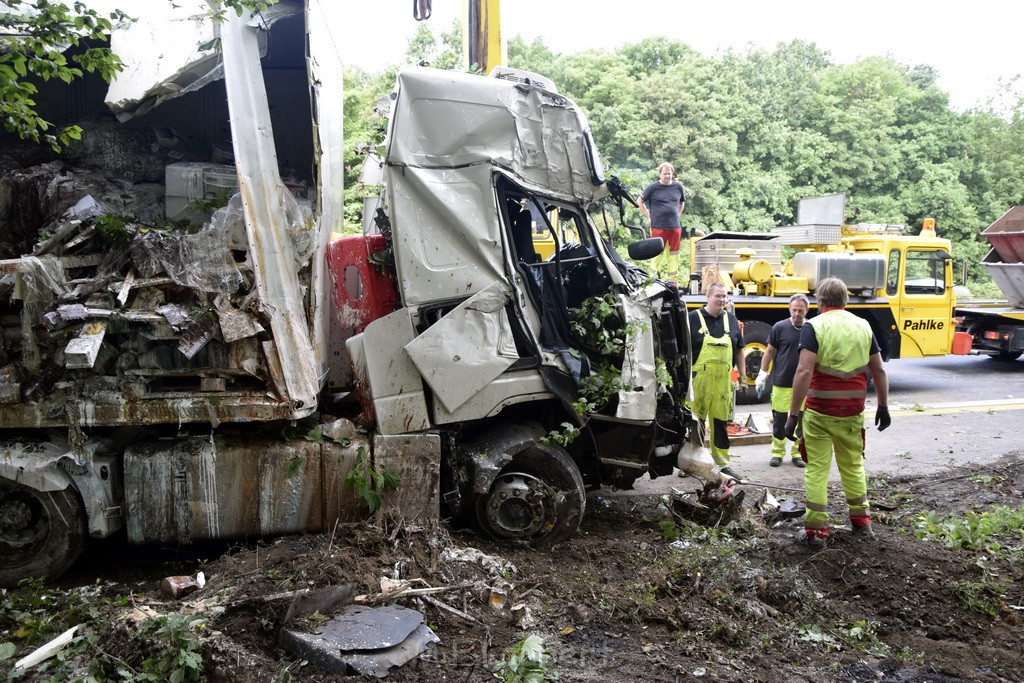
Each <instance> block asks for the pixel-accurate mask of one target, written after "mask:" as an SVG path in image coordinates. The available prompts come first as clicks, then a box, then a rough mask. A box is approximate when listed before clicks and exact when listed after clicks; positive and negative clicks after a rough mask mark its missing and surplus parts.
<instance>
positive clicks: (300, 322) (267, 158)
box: [221, 12, 320, 418]
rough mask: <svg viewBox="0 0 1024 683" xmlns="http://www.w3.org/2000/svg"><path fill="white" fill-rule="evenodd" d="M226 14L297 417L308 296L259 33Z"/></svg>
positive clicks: (268, 287)
mask: <svg viewBox="0 0 1024 683" xmlns="http://www.w3.org/2000/svg"><path fill="white" fill-rule="evenodd" d="M227 14H228V19H227V21H225V23H224V24H223V27H222V29H221V39H222V41H223V45H224V81H225V85H226V86H227V94H228V110H229V111H230V114H231V137H232V140H233V141H234V149H235V160H236V167H237V169H238V181H239V190H240V194H241V195H242V203H243V206H244V207H245V226H246V232H247V234H248V238H249V245H250V251H249V257H250V259H251V262H252V268H253V272H254V274H255V276H256V289H257V291H258V293H259V300H260V305H261V306H262V307H263V309H264V311H265V312H266V313H267V316H268V318H269V319H270V326H271V331H272V332H273V335H274V340H275V342H276V345H277V350H278V354H277V357H278V359H279V360H280V362H281V367H282V371H283V379H284V384H285V387H286V389H287V392H286V395H285V399H286V400H287V401H288V402H289V403H290V404H291V406H292V410H293V416H294V417H296V418H299V417H303V416H305V415H308V414H310V413H311V412H313V411H314V410H316V407H317V394H318V393H319V390H320V378H319V377H318V375H317V373H316V370H317V368H316V365H315V360H316V354H315V352H314V349H313V344H312V340H311V339H310V326H309V321H308V320H307V318H306V313H305V311H306V302H305V300H304V296H303V289H302V286H301V284H300V283H299V281H298V272H297V271H298V269H297V268H296V266H297V265H298V264H299V263H300V259H299V257H298V254H297V252H296V249H295V246H294V244H293V242H292V238H291V236H290V235H289V232H288V230H289V218H290V216H289V210H288V209H289V204H288V202H289V200H291V196H290V194H289V193H288V191H287V189H286V188H285V186H284V183H283V182H282V181H281V177H280V175H279V174H278V171H277V169H278V162H277V152H276V149H275V147H274V138H273V127H272V125H271V122H270V109H269V106H268V104H267V93H266V88H265V86H264V82H263V72H262V71H261V69H260V60H259V53H258V49H257V41H256V33H257V31H256V29H253V28H252V27H250V26H249V25H248V23H247V22H248V19H249V18H250V16H249V15H243V17H237V16H235V15H234V13H233V12H228V13H227ZM291 201H292V203H294V200H291ZM306 227H308V226H306Z"/></svg>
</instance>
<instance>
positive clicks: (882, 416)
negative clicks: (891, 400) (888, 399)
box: [875, 406, 892, 432]
mask: <svg viewBox="0 0 1024 683" xmlns="http://www.w3.org/2000/svg"><path fill="white" fill-rule="evenodd" d="M891 424H892V418H891V417H889V406H878V408H877V409H876V410H875V426H876V427H878V431H880V432H881V431H884V430H885V428H886V427H888V426H889V425H891Z"/></svg>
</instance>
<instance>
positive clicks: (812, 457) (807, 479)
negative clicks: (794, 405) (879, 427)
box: [799, 410, 871, 538]
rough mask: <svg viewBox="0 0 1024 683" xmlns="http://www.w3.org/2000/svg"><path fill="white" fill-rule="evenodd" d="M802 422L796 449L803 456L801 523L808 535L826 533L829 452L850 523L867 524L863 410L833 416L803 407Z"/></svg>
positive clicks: (869, 521)
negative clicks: (804, 503)
mask: <svg viewBox="0 0 1024 683" xmlns="http://www.w3.org/2000/svg"><path fill="white" fill-rule="evenodd" d="M802 423H803V438H802V439H801V440H800V444H799V448H800V452H801V453H805V454H806V455H807V468H806V469H805V470H804V489H805V492H806V495H807V515H806V518H805V522H804V526H805V527H806V529H807V533H808V535H810V536H817V537H821V538H824V537H825V536H827V535H828V529H829V524H828V475H829V471H830V470H831V469H832V456H833V454H834V455H835V459H836V467H837V468H838V469H839V478H840V481H842V484H843V492H844V493H845V494H846V504H847V505H848V506H849V508H850V523H851V524H852V525H853V526H855V527H860V526H867V525H868V524H870V523H871V514H870V508H869V505H868V481H867V475H866V474H865V472H864V413H858V414H857V415H851V416H850V417H833V416H831V415H823V414H822V413H818V412H815V411H813V410H805V411H804V415H803V420H802Z"/></svg>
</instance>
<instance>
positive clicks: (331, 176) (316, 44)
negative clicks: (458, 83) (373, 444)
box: [306, 2, 345, 377]
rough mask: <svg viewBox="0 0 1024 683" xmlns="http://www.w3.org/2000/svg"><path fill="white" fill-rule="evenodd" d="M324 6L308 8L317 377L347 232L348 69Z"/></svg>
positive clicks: (324, 361)
mask: <svg viewBox="0 0 1024 683" xmlns="http://www.w3.org/2000/svg"><path fill="white" fill-rule="evenodd" d="M324 5H325V3H321V2H307V3H306V32H307V34H308V35H309V42H308V43H307V48H308V50H309V58H308V61H307V65H308V74H309V85H310V89H311V92H312V106H313V136H314V140H315V142H314V144H315V145H316V148H317V150H318V151H319V154H318V155H316V156H315V159H316V164H317V172H316V173H315V174H314V177H315V178H316V183H317V187H316V196H317V197H319V201H318V202H317V203H316V205H317V213H315V214H314V217H313V224H314V225H315V226H316V229H317V230H318V231H319V232H318V235H317V244H316V249H315V257H314V258H313V264H312V273H311V283H310V287H311V290H312V292H311V296H310V301H309V306H310V318H311V319H312V321H313V323H312V327H313V331H312V337H313V348H314V352H315V354H316V366H317V368H318V369H319V370H318V373H317V374H318V375H319V376H320V377H326V376H327V373H328V371H329V370H330V369H331V368H329V365H330V364H329V362H328V359H329V358H331V348H329V346H330V344H331V342H332V340H331V339H330V338H329V334H330V331H329V328H330V325H329V324H328V321H329V319H330V313H329V312H330V311H331V310H333V306H332V305H331V290H330V282H329V277H328V274H327V272H326V271H327V269H326V258H325V255H326V253H327V243H328V240H329V239H330V236H331V233H333V232H342V228H343V226H344V223H345V132H344V123H345V112H344V108H343V107H339V106H337V103H338V102H343V101H344V99H345V87H344V83H345V79H344V65H343V64H342V62H341V57H340V55H338V50H337V46H336V44H335V38H334V35H333V34H332V26H333V25H334V22H333V21H331V20H330V17H329V15H328V14H327V13H326V12H325V7H324Z"/></svg>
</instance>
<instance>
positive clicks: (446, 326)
mask: <svg viewBox="0 0 1024 683" xmlns="http://www.w3.org/2000/svg"><path fill="white" fill-rule="evenodd" d="M508 300H509V295H508V292H506V291H505V290H504V289H503V288H502V287H501V285H499V284H498V283H495V284H493V285H491V286H490V287H488V288H486V289H485V290H483V291H482V292H480V293H479V294H477V295H475V296H473V297H471V298H469V299H467V300H466V301H463V302H462V303H461V304H459V305H458V306H457V307H456V308H454V309H453V310H451V311H450V312H449V313H448V314H447V315H445V316H444V317H443V318H441V319H440V320H439V321H437V322H436V323H434V324H433V325H431V326H430V328H429V329H428V330H427V331H426V332H424V333H423V334H421V335H420V336H418V337H416V339H414V340H413V341H412V342H411V343H409V344H408V345H407V346H406V347H405V350H406V351H407V352H408V353H409V357H410V358H412V362H413V363H415V364H416V367H417V368H418V369H419V371H420V374H421V375H423V378H424V379H425V380H426V381H427V384H429V385H430V388H431V389H433V390H434V394H435V395H436V396H437V398H438V399H439V400H440V401H441V403H443V404H444V407H445V408H446V409H447V410H448V411H453V410H455V409H457V408H458V407H459V406H461V405H462V404H463V403H465V402H466V401H468V400H469V399H470V398H472V397H473V396H474V395H475V394H476V393H478V392H479V391H480V390H481V389H483V388H484V387H486V386H487V385H488V384H489V383H490V382H491V380H493V379H495V378H496V377H498V376H499V375H500V374H501V373H503V372H504V371H505V370H506V369H508V367H509V366H510V365H512V364H513V363H514V362H516V360H517V359H518V358H519V354H518V353H516V345H515V341H514V340H513V339H512V331H511V328H510V326H509V321H508V314H507V313H506V312H505V304H507V303H508Z"/></svg>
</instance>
